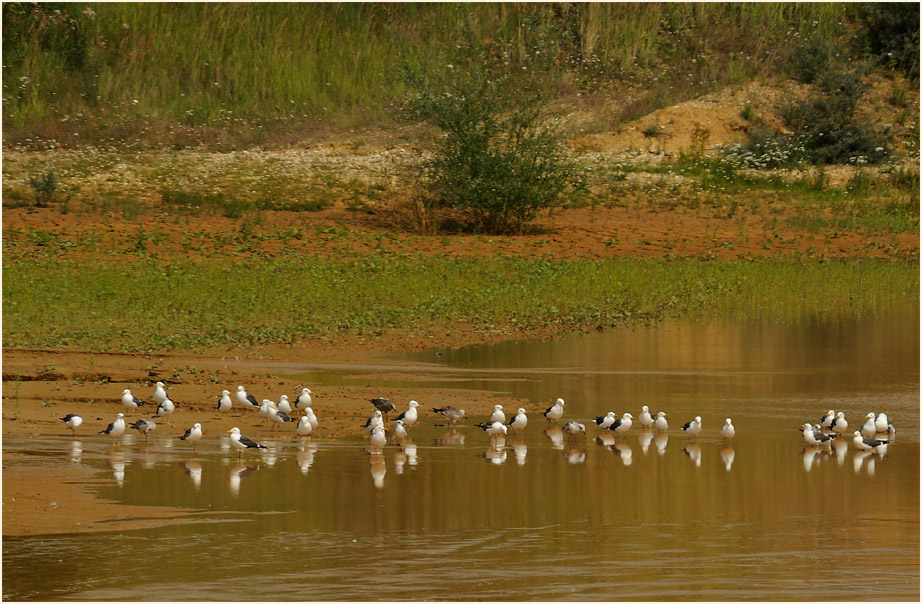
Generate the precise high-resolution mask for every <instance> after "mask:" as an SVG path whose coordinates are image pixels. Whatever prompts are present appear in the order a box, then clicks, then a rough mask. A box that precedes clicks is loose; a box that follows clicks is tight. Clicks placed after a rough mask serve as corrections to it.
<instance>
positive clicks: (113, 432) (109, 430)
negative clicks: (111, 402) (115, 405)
mask: <svg viewBox="0 0 922 604" xmlns="http://www.w3.org/2000/svg"><path fill="white" fill-rule="evenodd" d="M125 428H126V425H125V414H124V413H119V414H118V415H117V416H116V417H115V421H114V422H112V423H111V424H109V425H108V426H106V429H105V430H103V431H101V432H100V434H108V435H109V436H112V437H115V436H121V435H122V434H124V433H125Z"/></svg>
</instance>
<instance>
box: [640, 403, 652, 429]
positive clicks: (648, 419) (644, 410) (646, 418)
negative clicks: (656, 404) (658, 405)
mask: <svg viewBox="0 0 922 604" xmlns="http://www.w3.org/2000/svg"><path fill="white" fill-rule="evenodd" d="M637 421H639V422H640V425H641V426H642V427H644V428H649V427H650V426H652V425H653V416H652V415H650V408H649V407H647V406H646V405H644V406H643V407H641V408H640V417H638V418H637Z"/></svg>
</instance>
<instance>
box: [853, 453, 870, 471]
mask: <svg viewBox="0 0 922 604" xmlns="http://www.w3.org/2000/svg"><path fill="white" fill-rule="evenodd" d="M871 455H872V453H871V452H870V451H858V452H856V453H855V456H854V457H852V465H853V466H854V468H855V474H858V473H859V472H861V466H862V465H864V460H865V459H867V458H869V457H870V456H871Z"/></svg>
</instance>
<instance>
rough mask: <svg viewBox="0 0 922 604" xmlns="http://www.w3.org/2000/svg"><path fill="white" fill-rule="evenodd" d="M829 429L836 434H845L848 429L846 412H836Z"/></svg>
mask: <svg viewBox="0 0 922 604" xmlns="http://www.w3.org/2000/svg"><path fill="white" fill-rule="evenodd" d="M829 429H830V430H832V431H833V432H835V433H836V434H845V431H846V430H848V422H847V421H845V414H844V413H843V412H841V411H839V412H838V413H836V418H835V419H834V420H832V423H831V424H829Z"/></svg>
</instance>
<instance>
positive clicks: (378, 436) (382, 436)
mask: <svg viewBox="0 0 922 604" xmlns="http://www.w3.org/2000/svg"><path fill="white" fill-rule="evenodd" d="M386 444H387V434H386V433H385V430H384V426H383V425H382V426H374V427H373V428H372V429H371V446H372V447H375V448H376V449H380V448H381V447H383V446H384V445H386Z"/></svg>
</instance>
